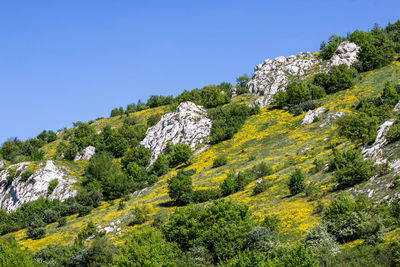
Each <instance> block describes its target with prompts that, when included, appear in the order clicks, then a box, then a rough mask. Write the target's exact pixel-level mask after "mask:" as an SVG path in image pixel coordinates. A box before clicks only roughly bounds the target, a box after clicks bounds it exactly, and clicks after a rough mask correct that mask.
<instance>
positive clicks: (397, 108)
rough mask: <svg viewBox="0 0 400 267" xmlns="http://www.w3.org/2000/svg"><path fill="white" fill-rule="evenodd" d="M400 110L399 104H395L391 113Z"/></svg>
mask: <svg viewBox="0 0 400 267" xmlns="http://www.w3.org/2000/svg"><path fill="white" fill-rule="evenodd" d="M399 110H400V102H399V103H397V104H396V106H394V108H393V111H394V112H397V111H399Z"/></svg>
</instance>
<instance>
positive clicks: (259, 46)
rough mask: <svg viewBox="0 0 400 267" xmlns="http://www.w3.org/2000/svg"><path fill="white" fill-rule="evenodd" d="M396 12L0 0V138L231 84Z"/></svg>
mask: <svg viewBox="0 0 400 267" xmlns="http://www.w3.org/2000/svg"><path fill="white" fill-rule="evenodd" d="M399 10H400V1H398V0H397V1H385V0H381V1H361V0H348V1H321V0H319V1H307V0H305V1H256V0H254V1H253V0H247V1H244V0H243V1H235V0H202V1H200V0H191V1H174V0H169V1H165V0H164V1H151V0H149V1H134V0H113V1H111V0H108V1H105V0H92V1H91V0H85V1H78V0H68V1H54V0H48V1H45V0H37V1H31V0H25V1H23V0H21V1H13V0H5V1H1V2H0V100H1V102H0V103H1V109H0V111H1V112H0V143H2V142H3V141H5V140H6V139H8V138H9V137H13V136H18V137H19V138H21V139H26V138H29V137H34V136H36V135H37V134H38V133H40V132H41V131H42V130H43V129H47V130H50V129H51V130H58V129H61V128H64V127H71V125H72V122H75V121H88V120H90V119H96V118H97V117H107V116H109V113H110V111H111V109H112V108H114V107H118V106H124V107H125V106H126V105H127V104H129V103H132V102H136V101H137V100H138V99H142V100H146V99H147V98H148V97H149V96H150V95H152V94H162V95H168V94H173V95H176V94H178V93H180V92H181V91H183V90H184V89H192V88H196V87H202V86H204V85H207V84H212V83H220V82H222V81H227V82H232V83H233V82H234V80H235V78H236V77H237V76H240V75H242V74H245V73H246V74H251V73H252V71H253V68H254V66H255V65H256V64H259V63H261V62H262V61H263V60H264V59H266V58H275V57H277V56H279V55H283V56H288V55H291V54H296V53H298V52H301V51H317V50H318V49H319V45H320V43H321V41H322V40H326V39H328V37H329V36H330V35H331V34H334V33H336V34H341V35H345V34H346V33H347V32H350V31H353V30H354V29H362V30H368V29H370V28H371V27H372V26H373V24H374V23H375V22H376V23H379V24H380V25H383V26H385V25H386V24H387V23H388V22H389V21H391V22H395V21H396V20H397V19H399V18H400V15H399V12H398V11H399Z"/></svg>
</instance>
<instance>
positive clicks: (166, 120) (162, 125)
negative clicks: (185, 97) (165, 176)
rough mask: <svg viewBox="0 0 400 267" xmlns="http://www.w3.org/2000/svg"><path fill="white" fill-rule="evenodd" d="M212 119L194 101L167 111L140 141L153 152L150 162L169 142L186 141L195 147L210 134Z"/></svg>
mask: <svg viewBox="0 0 400 267" xmlns="http://www.w3.org/2000/svg"><path fill="white" fill-rule="evenodd" d="M211 126H212V121H211V120H210V119H209V118H207V111H206V110H205V109H204V108H203V107H202V106H197V105H196V104H194V103H192V102H183V103H181V104H180V105H179V106H178V107H177V109H176V111H175V112H173V113H167V114H165V115H163V116H162V117H161V120H160V121H159V122H158V123H157V124H156V125H154V126H152V127H150V128H149V129H147V132H146V137H145V138H144V139H143V141H142V142H141V143H140V144H141V145H143V146H144V147H146V148H149V149H150V150H151V152H152V155H151V159H150V164H152V163H153V162H154V161H155V160H156V159H157V156H158V155H159V154H160V153H162V152H164V150H165V148H166V146H167V144H168V142H171V143H172V144H174V145H175V144H177V143H184V144H187V145H189V146H190V147H191V148H192V149H195V148H196V146H197V145H198V144H201V143H203V142H204V141H206V139H207V137H208V136H209V135H210V131H211Z"/></svg>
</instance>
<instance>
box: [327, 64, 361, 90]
mask: <svg viewBox="0 0 400 267" xmlns="http://www.w3.org/2000/svg"><path fill="white" fill-rule="evenodd" d="M328 74H329V80H328V87H327V88H326V91H327V92H328V93H329V94H331V93H335V92H337V91H341V90H344V89H348V88H350V87H352V86H353V84H354V78H353V71H352V70H351V69H350V68H349V67H348V66H347V65H346V64H341V65H339V66H333V67H332V68H331V69H330V70H329V73H328Z"/></svg>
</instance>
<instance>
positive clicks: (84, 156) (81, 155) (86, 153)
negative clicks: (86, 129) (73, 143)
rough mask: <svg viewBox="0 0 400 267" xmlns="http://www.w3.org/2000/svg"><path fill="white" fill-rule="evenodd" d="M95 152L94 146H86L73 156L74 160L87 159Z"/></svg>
mask: <svg viewBox="0 0 400 267" xmlns="http://www.w3.org/2000/svg"><path fill="white" fill-rule="evenodd" d="M95 153H96V148H95V147H94V146H88V147H86V148H85V149H83V150H82V151H81V152H78V153H77V154H76V156H75V158H74V161H78V160H89V159H91V158H92V157H93V155H94V154H95Z"/></svg>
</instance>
